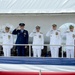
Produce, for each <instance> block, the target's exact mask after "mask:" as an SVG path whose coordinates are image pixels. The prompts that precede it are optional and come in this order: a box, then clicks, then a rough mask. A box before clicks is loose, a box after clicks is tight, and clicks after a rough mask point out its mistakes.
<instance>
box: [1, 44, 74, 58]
mask: <svg viewBox="0 0 75 75" xmlns="http://www.w3.org/2000/svg"><path fill="white" fill-rule="evenodd" d="M0 45H5V46H11V45H13V46H29V57H31V46H47V47H48V46H61V47H64V46H74V47H75V45H50V44H44V45H34V44H0ZM62 58H63V50H62Z"/></svg>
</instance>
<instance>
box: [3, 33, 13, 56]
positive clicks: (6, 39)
mask: <svg viewBox="0 0 75 75" xmlns="http://www.w3.org/2000/svg"><path fill="white" fill-rule="evenodd" d="M2 39H3V44H13V36H12V34H11V33H6V32H5V33H2ZM12 47H13V45H10V46H9V45H3V52H4V56H5V57H10V56H11V48H12Z"/></svg>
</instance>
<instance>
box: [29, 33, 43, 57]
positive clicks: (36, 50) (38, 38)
mask: <svg viewBox="0 0 75 75" xmlns="http://www.w3.org/2000/svg"><path fill="white" fill-rule="evenodd" d="M29 36H30V37H33V45H44V36H43V33H41V32H31V33H30V35H29ZM32 48H33V57H37V56H38V57H41V49H43V48H44V46H32Z"/></svg>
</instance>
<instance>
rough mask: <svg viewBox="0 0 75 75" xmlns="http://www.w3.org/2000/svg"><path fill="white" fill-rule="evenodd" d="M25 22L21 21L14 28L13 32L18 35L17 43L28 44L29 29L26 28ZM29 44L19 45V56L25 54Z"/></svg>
mask: <svg viewBox="0 0 75 75" xmlns="http://www.w3.org/2000/svg"><path fill="white" fill-rule="evenodd" d="M24 26H25V24H24V23H20V24H19V27H18V28H16V29H15V30H13V32H12V34H14V35H17V40H16V44H28V38H29V35H28V31H27V30H25V29H24ZM26 47H27V46H17V49H18V56H25V49H26Z"/></svg>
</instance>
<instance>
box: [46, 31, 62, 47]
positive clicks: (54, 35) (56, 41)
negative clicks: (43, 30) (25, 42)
mask: <svg viewBox="0 0 75 75" xmlns="http://www.w3.org/2000/svg"><path fill="white" fill-rule="evenodd" d="M46 36H47V37H50V45H61V34H60V31H59V30H50V31H48V32H47V34H46ZM50 47H57V48H59V47H60V46H50Z"/></svg>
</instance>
